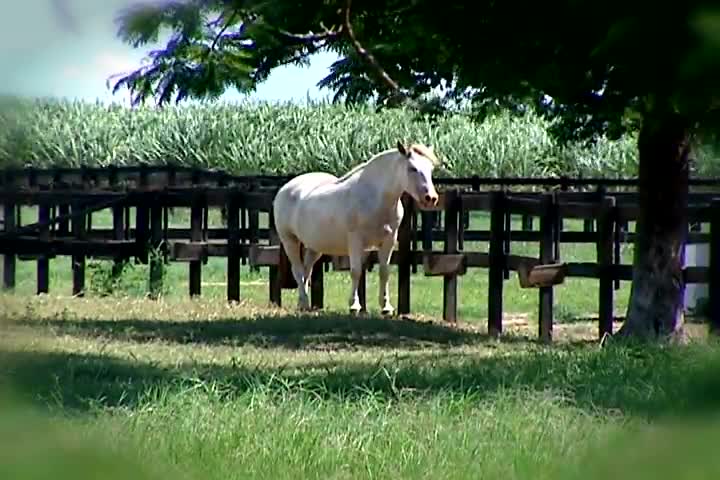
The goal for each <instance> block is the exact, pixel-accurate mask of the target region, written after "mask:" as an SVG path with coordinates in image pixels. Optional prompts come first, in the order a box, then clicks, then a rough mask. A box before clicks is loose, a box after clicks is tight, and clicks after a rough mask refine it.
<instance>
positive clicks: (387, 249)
mask: <svg viewBox="0 0 720 480" xmlns="http://www.w3.org/2000/svg"><path fill="white" fill-rule="evenodd" d="M396 238H397V231H395V232H393V234H392V235H390V236H388V237H387V238H386V239H385V240H384V241H383V243H382V244H381V245H380V249H379V250H378V276H379V279H380V282H379V284H378V287H379V288H378V290H379V291H378V303H379V305H380V312H381V313H382V315H392V314H393V313H395V308H394V307H393V306H392V304H391V303H390V292H389V290H388V283H389V280H390V258H391V257H392V252H393V248H394V247H395V240H396Z"/></svg>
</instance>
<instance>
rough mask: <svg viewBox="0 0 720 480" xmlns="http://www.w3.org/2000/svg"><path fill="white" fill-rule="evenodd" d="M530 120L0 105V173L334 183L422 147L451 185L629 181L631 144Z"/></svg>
mask: <svg viewBox="0 0 720 480" xmlns="http://www.w3.org/2000/svg"><path fill="white" fill-rule="evenodd" d="M548 126H549V122H548V121H546V120H544V119H542V118H540V117H538V116H537V115H534V114H527V115H525V116H523V117H519V118H513V117H512V116H510V115H509V114H500V115H497V116H495V117H493V118H491V119H489V120H486V121H484V122H473V121H472V120H471V119H469V118H468V117H466V116H462V115H454V116H449V115H448V116H446V117H442V118H440V119H437V120H430V119H419V118H417V117H416V116H415V114H413V113H408V112H403V111H399V110H392V111H383V112H380V113H376V112H375V111H374V110H372V109H371V108H370V107H345V106H340V105H332V104H329V103H317V104H315V105H312V106H310V107H306V106H299V105H293V104H285V105H273V104H266V103H250V102H245V103H238V104H200V105H197V104H196V105H185V106H180V107H178V106H171V107H166V108H163V109H157V108H152V107H143V108H138V109H134V110H133V109H129V108H126V107H122V106H119V105H111V106H107V105H102V104H99V103H98V104H92V103H87V102H78V101H62V100H53V99H43V100H35V101H26V100H17V99H16V100H13V101H10V100H5V101H4V102H2V106H1V108H0V166H11V165H12V166H20V165H34V166H39V167H48V166H81V165H91V166H105V165H133V164H179V165H189V166H198V167H206V168H220V169H224V170H227V171H229V172H232V173H250V174H252V173H296V172H300V171H306V170H311V169H322V170H328V171H330V172H334V173H336V174H338V173H341V172H343V171H344V170H346V169H348V168H349V167H350V166H352V165H354V164H356V163H358V162H360V161H363V160H365V159H367V158H368V157H369V156H371V155H372V154H374V153H376V152H378V151H380V150H382V149H385V148H388V147H391V146H394V145H395V143H396V141H397V140H399V139H407V140H412V141H418V142H425V143H432V144H434V145H436V150H437V151H438V153H439V154H440V155H441V157H442V159H443V160H444V161H445V162H446V167H447V168H448V170H449V172H446V174H451V175H463V176H464V175H472V174H478V175H481V176H538V175H556V174H560V173H563V174H571V175H580V174H582V175H586V176H589V175H611V176H615V175H632V174H633V173H634V171H635V168H636V155H635V148H636V147H635V140H634V138H632V137H630V136H628V137H626V138H623V139H622V140H620V141H617V142H610V141H607V140H601V141H600V143H599V144H598V145H597V146H594V147H585V146H581V145H571V146H568V147H561V146H559V145H558V144H557V142H556V141H555V140H554V139H553V138H552V137H551V136H550V135H549V133H548Z"/></svg>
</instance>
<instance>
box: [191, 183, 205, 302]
mask: <svg viewBox="0 0 720 480" xmlns="http://www.w3.org/2000/svg"><path fill="white" fill-rule="evenodd" d="M205 203H206V199H205V195H203V194H201V193H199V192H194V193H193V198H192V205H191V206H190V241H191V242H202V241H203V215H204V210H205ZM188 276H189V277H190V278H189V279H188V290H189V294H190V296H191V297H194V296H200V295H201V294H202V261H201V260H191V261H190V265H189V266H188Z"/></svg>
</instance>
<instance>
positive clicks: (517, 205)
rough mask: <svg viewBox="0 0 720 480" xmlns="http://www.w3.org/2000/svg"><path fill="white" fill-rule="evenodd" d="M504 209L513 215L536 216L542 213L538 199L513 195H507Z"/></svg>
mask: <svg viewBox="0 0 720 480" xmlns="http://www.w3.org/2000/svg"><path fill="white" fill-rule="evenodd" d="M505 211H506V212H508V213H511V214H515V215H534V216H538V217H539V216H541V215H542V214H543V210H542V205H541V200H540V199H530V198H519V197H517V196H515V195H509V196H508V197H507V199H506V208H505Z"/></svg>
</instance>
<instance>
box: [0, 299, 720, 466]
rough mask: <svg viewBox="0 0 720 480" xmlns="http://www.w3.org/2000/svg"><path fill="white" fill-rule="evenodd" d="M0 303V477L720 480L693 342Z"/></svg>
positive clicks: (242, 312)
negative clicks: (657, 343) (652, 343)
mask: <svg viewBox="0 0 720 480" xmlns="http://www.w3.org/2000/svg"><path fill="white" fill-rule="evenodd" d="M0 306H2V309H3V312H4V313H5V315H4V317H3V321H2V323H0V329H1V330H0V331H1V333H2V337H3V342H2V345H0V347H1V348H0V362H2V365H3V372H4V373H3V375H2V376H0V386H1V387H11V388H12V392H13V394H14V396H13V397H12V398H13V399H14V400H16V401H17V402H19V405H18V404H17V403H16V404H14V405H13V404H8V403H5V404H4V405H3V409H2V414H0V435H3V436H4V438H3V444H4V445H7V446H6V447H4V448H3V452H2V453H1V454H0V456H2V458H3V461H2V462H0V475H2V477H3V478H18V479H25V478H51V475H52V478H97V477H91V473H93V472H98V473H96V475H102V476H103V478H128V477H125V476H123V475H122V474H126V475H127V474H129V473H130V472H133V471H142V472H144V473H145V474H146V477H143V478H168V477H176V478H188V479H200V478H202V479H208V480H211V479H233V478H238V479H240V478H308V477H309V478H488V479H496V478H497V479H507V478H517V479H526V478H548V479H550V478H561V479H562V478H568V479H570V478H578V475H582V476H583V477H589V478H607V476H608V475H610V474H611V473H612V474H613V476H615V477H620V478H650V477H649V476H648V474H649V472H652V469H651V467H652V468H654V469H655V471H656V472H659V473H660V476H658V477H655V478H663V479H664V478H677V475H678V474H680V473H682V475H681V478H698V479H700V478H713V473H714V474H717V473H718V472H720V470H718V468H719V467H720V465H719V464H718V462H717V456H715V455H712V454H711V452H710V450H709V449H710V448H711V445H713V444H714V443H715V442H716V441H717V439H718V430H717V426H718V423H717V422H714V421H713V419H714V418H716V413H717V410H718V407H719V406H720V404H718V400H717V399H718V398H720V397H718V392H720V384H718V382H717V378H718V375H717V374H718V366H720V358H718V356H717V351H716V349H714V347H713V346H712V344H707V343H705V342H703V341H702V340H701V339H698V340H697V341H696V342H694V343H693V344H692V345H690V346H686V347H645V348H642V349H640V348H638V347H632V346H619V345H617V346H614V345H610V346H609V347H608V348H604V349H598V348H597V346H596V345H595V344H594V343H589V342H588V341H587V339H588V338H590V337H591V336H592V331H593V329H592V327H591V326H590V325H589V324H587V323H585V324H582V325H576V326H575V327H574V329H571V328H570V327H567V329H566V330H564V331H565V332H566V333H567V335H566V336H562V337H560V338H559V344H557V345H556V346H543V345H540V344H537V343H535V342H534V341H532V340H530V339H529V337H532V336H533V333H532V332H531V331H529V329H528V328H527V327H517V328H516V329H513V330H512V331H510V332H508V334H507V335H506V336H505V337H504V338H503V339H502V340H501V341H496V340H490V339H488V338H487V337H486V336H485V335H484V334H483V333H481V332H479V331H477V330H475V329H470V328H452V327H448V326H446V325H443V324H441V323H437V322H427V321H416V320H392V319H381V318H377V317H370V318H366V319H353V318H349V317H347V316H343V315H338V314H307V315H303V316H296V315H294V314H292V313H291V312H287V311H283V310H266V309H259V308H257V307H255V306H252V305H235V306H228V305H225V304H224V303H222V302H214V301H212V300H207V299H203V300H194V301H189V300H181V299H175V300H160V301H150V300H142V299H113V298H105V299H67V298H57V297H40V298H33V299H28V298H22V297H17V296H7V295H5V296H0ZM10 407H12V408H10ZM713 428H714V430H713ZM681 439H682V440H681ZM22 440H25V441H24V442H23V441H22ZM622 442H626V443H625V444H623V443H622ZM627 442H631V443H630V447H627V446H626V445H627ZM662 452H666V453H665V454H663V453H662ZM670 452H672V453H673V455H670V456H669V457H670V458H668V453H670ZM621 466H622V467H623V469H622V471H621V472H618V470H619V469H620V467H621ZM99 472H102V474H100V473H99ZM105 472H108V473H109V474H112V475H115V476H109V477H106V476H105ZM613 472H614V473H613ZM31 473H32V474H35V476H31ZM620 473H623V474H620ZM642 474H644V475H645V476H642ZM153 475H154V476H153ZM638 475H640V476H638Z"/></svg>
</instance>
